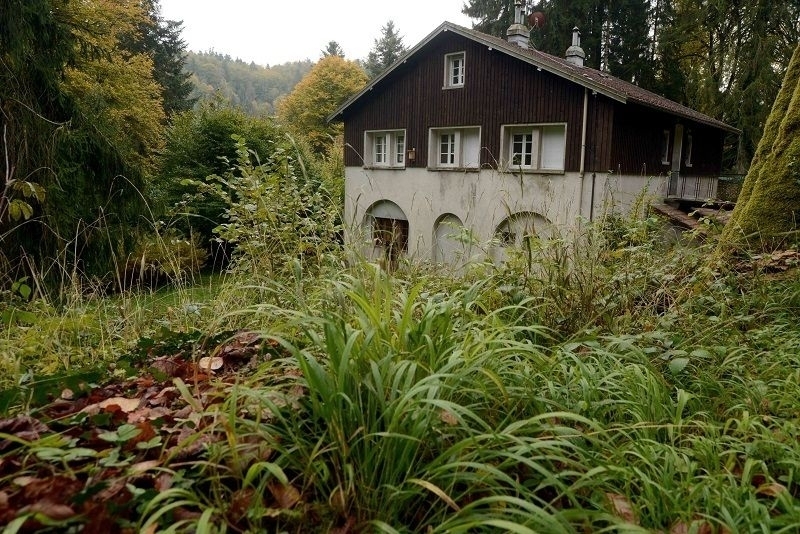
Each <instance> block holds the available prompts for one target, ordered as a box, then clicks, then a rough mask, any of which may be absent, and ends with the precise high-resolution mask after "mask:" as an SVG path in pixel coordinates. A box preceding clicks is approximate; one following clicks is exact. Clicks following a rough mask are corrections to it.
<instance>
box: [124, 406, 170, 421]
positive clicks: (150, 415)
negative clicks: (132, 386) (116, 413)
mask: <svg viewBox="0 0 800 534" xmlns="http://www.w3.org/2000/svg"><path fill="white" fill-rule="evenodd" d="M171 413H172V411H171V410H170V409H169V408H165V407H163V406H157V407H155V408H139V409H138V410H136V411H133V412H131V413H129V414H128V423H130V424H134V423H141V422H143V421H152V420H153V419H158V418H159V417H164V416H167V415H170V414H171Z"/></svg>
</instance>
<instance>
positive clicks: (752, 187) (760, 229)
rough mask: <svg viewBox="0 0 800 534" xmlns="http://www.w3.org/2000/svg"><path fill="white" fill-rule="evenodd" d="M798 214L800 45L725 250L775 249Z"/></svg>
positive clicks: (730, 225) (793, 228) (795, 225)
mask: <svg viewBox="0 0 800 534" xmlns="http://www.w3.org/2000/svg"><path fill="white" fill-rule="evenodd" d="M798 217H800V44H798V45H797V47H796V48H795V51H794V54H793V56H792V59H791V61H790V62H789V68H788V69H787V71H786V76H785V77H784V79H783V85H782V86H781V89H780V91H779V92H778V96H777V98H776V99H775V103H774V104H773V106H772V111H771V112H770V115H769V117H768V118H767V122H766V124H765V126H764V134H763V135H762V137H761V141H760V142H759V144H758V148H757V149H756V153H755V155H754V157H753V161H752V163H751V165H750V171H749V172H748V173H747V176H746V177H745V180H744V185H743V187H742V192H741V193H740V194H739V199H738V201H737V203H736V208H735V209H734V211H733V215H732V216H731V219H730V222H729V223H728V225H727V226H726V228H725V231H724V232H723V235H722V241H721V247H722V248H723V250H730V249H731V248H734V247H736V248H740V247H747V248H751V249H757V250H770V249H776V248H778V247H781V246H783V245H785V244H786V240H787V239H788V238H790V237H792V234H793V232H795V231H796V230H797V229H798Z"/></svg>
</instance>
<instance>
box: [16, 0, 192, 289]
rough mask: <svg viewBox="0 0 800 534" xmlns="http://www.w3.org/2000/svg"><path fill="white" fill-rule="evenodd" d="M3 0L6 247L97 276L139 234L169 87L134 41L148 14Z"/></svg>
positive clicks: (54, 0) (32, 260)
mask: <svg viewBox="0 0 800 534" xmlns="http://www.w3.org/2000/svg"><path fill="white" fill-rule="evenodd" d="M9 3H10V4H11V5H10V6H9V5H7V6H5V7H4V9H2V10H0V39H2V41H0V60H1V61H0V110H1V111H0V131H2V133H3V141H2V142H3V148H4V153H5V154H7V155H8V157H7V158H4V160H3V162H2V165H3V166H4V169H3V172H0V195H2V196H0V241H2V244H3V246H2V254H4V255H5V257H6V260H7V261H10V262H12V263H14V260H15V258H23V257H24V258H27V259H26V260H25V264H26V265H27V268H35V269H38V270H41V271H48V272H52V273H57V272H58V273H61V275H67V276H72V274H79V275H104V274H106V273H108V272H110V271H111V270H113V264H114V262H115V258H118V257H119V256H120V255H124V254H125V250H126V244H128V243H130V241H131V238H132V237H133V234H134V233H135V228H136V226H137V224H138V218H139V216H140V214H141V213H142V212H143V211H144V210H143V203H144V201H145V199H146V196H145V195H146V185H147V177H148V176H149V175H150V173H152V171H153V168H154V167H153V165H154V155H155V153H156V152H157V151H158V150H159V149H160V147H161V144H162V130H163V127H164V124H165V118H166V113H165V110H164V105H163V94H164V91H163V87H162V86H161V85H160V84H159V82H158V81H157V80H156V72H155V71H156V67H155V65H154V60H153V54H152V53H151V52H152V51H146V47H145V46H142V45H140V44H139V43H140V41H141V39H142V28H144V27H145V26H146V25H147V24H148V23H149V22H150V21H151V19H150V18H149V17H150V14H149V13H148V11H147V9H146V6H145V5H143V4H142V3H141V2H138V1H134V0H113V1H112V0H85V1H76V0H33V1H28V0H25V1H22V0H11V1H10V2H6V4H9ZM6 7H7V8H8V9H6ZM162 22H163V21H162ZM178 53H179V52H177V51H176V54H178ZM174 59H175V60H176V61H178V62H180V56H176V57H175V58H174ZM175 105H179V104H178V103H177V101H176V104H175ZM26 205H27V207H26ZM12 206H14V207H15V208H16V209H13V208H12ZM32 266H35V267H32ZM56 267H57V268H56ZM70 273H72V274H70ZM45 274H46V273H45ZM11 276H14V275H11Z"/></svg>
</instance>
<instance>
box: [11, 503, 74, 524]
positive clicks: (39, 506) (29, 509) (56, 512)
mask: <svg viewBox="0 0 800 534" xmlns="http://www.w3.org/2000/svg"><path fill="white" fill-rule="evenodd" d="M28 513H33V514H44V515H46V516H47V517H49V518H50V519H56V520H58V519H69V518H70V517H74V516H75V515H76V514H75V511H74V510H73V509H72V508H70V507H69V506H67V505H66V504H56V503H54V502H52V501H50V500H49V499H42V500H41V501H39V502H36V503H33V504H31V505H30V506H25V507H24V508H22V509H20V511H19V515H22V514H28Z"/></svg>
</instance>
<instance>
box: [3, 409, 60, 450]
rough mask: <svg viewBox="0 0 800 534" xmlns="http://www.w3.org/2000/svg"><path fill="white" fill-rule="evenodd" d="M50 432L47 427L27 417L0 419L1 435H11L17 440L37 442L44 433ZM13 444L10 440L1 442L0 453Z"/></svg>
mask: <svg viewBox="0 0 800 534" xmlns="http://www.w3.org/2000/svg"><path fill="white" fill-rule="evenodd" d="M49 431H50V429H49V428H48V427H47V425H45V424H44V423H42V422H41V421H39V420H38V419H34V418H33V417H29V416H27V415H20V416H18V417H12V418H10V419H0V433H2V434H9V435H11V436H14V437H16V438H19V439H24V440H25V441H34V440H37V439H39V438H40V437H41V435H42V434H43V433H45V432H49ZM13 444H14V442H13V441H11V440H8V439H3V440H0V451H2V450H4V449H6V448H8V447H10V446H12V445H13Z"/></svg>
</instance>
